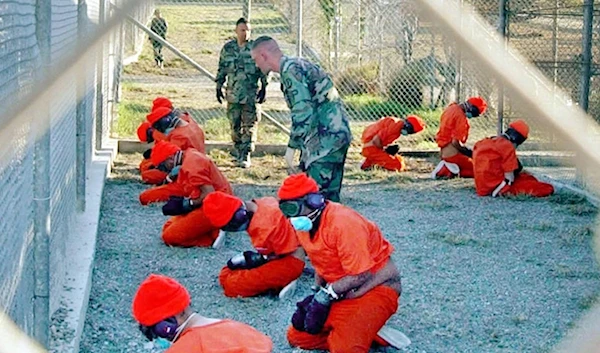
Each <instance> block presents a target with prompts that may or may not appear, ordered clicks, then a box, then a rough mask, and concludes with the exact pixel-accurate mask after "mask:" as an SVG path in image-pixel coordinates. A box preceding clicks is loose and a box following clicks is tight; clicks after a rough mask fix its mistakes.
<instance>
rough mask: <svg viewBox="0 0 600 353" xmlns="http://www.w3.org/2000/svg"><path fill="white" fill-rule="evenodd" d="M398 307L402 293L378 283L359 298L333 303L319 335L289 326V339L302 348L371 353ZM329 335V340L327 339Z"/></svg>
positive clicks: (334, 352)
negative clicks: (324, 340)
mask: <svg viewBox="0 0 600 353" xmlns="http://www.w3.org/2000/svg"><path fill="white" fill-rule="evenodd" d="M397 309H398V293H397V292H396V291H395V290H393V289H392V288H390V287H386V286H378V287H375V288H373V289H372V290H371V291H369V292H368V293H367V294H365V295H363V296H362V297H360V298H356V299H346V300H341V301H339V302H335V303H333V305H332V306H331V311H330V312H329V317H328V318H327V321H326V322H325V327H324V328H323V331H322V332H321V333H319V334H317V335H310V334H308V333H306V332H300V331H298V330H296V329H294V328H293V327H290V328H289V329H288V333H287V336H288V341H289V343H290V344H291V345H292V346H297V347H300V348H302V349H326V350H329V351H330V352H331V353H367V352H368V351H369V349H370V348H371V345H372V344H373V342H375V341H376V342H380V341H381V340H379V339H377V332H379V330H380V329H381V328H382V327H383V325H385V323H386V321H387V320H388V319H389V318H390V317H391V316H392V315H393V314H394V313H395V312H396V310H397ZM324 336H326V342H325V343H324V342H323V339H324Z"/></svg>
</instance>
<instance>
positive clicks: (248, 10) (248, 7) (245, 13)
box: [242, 0, 252, 22]
mask: <svg viewBox="0 0 600 353" xmlns="http://www.w3.org/2000/svg"><path fill="white" fill-rule="evenodd" d="M251 15H252V0H245V1H244V4H243V7H242V17H244V18H245V19H246V20H247V21H248V22H250V16H251Z"/></svg>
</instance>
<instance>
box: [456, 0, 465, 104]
mask: <svg viewBox="0 0 600 353" xmlns="http://www.w3.org/2000/svg"><path fill="white" fill-rule="evenodd" d="M462 5H463V0H460V1H459V2H458V7H459V9H460V10H461V14H462V8H463V6H462ZM459 20H460V25H461V28H462V24H463V21H464V19H463V16H462V15H461V16H460V19H459ZM462 75H463V67H462V50H461V45H460V44H459V43H458V42H456V84H455V86H454V87H455V88H454V89H455V90H456V94H455V96H456V97H455V99H454V100H455V102H458V101H460V99H461V89H462Z"/></svg>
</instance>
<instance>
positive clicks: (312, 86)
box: [280, 56, 352, 167]
mask: <svg viewBox="0 0 600 353" xmlns="http://www.w3.org/2000/svg"><path fill="white" fill-rule="evenodd" d="M280 75H281V90H282V91H283V95H284V96H285V100H286V103H287V105H288V107H289V108H290V111H291V119H292V129H291V131H290V140H289V142H288V147H291V148H293V149H299V150H300V151H301V157H300V159H301V162H303V163H304V166H305V167H308V166H309V165H310V164H311V163H313V162H315V161H317V160H321V161H323V162H337V160H329V159H328V158H327V157H328V156H331V155H333V153H334V152H336V151H338V150H342V149H344V148H347V147H348V146H349V145H350V141H351V140H352V134H351V133H350V126H349V124H348V116H347V115H346V112H345V111H344V108H343V106H342V100H341V98H340V96H339V94H338V91H337V89H336V88H335V87H334V86H333V81H332V80H331V77H330V76H329V75H328V74H327V73H326V72H325V71H323V69H321V68H320V67H319V66H317V65H314V64H312V63H310V62H308V61H306V60H305V59H302V58H290V57H287V56H284V57H283V58H282V59H281V63H280Z"/></svg>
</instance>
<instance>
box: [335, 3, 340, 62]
mask: <svg viewBox="0 0 600 353" xmlns="http://www.w3.org/2000/svg"><path fill="white" fill-rule="evenodd" d="M340 1H341V0H335V10H334V11H335V16H334V21H335V44H334V45H335V49H334V50H335V63H334V65H335V72H338V71H339V69H340V67H339V65H340V37H341V36H342V33H341V31H342V5H341V4H340Z"/></svg>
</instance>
